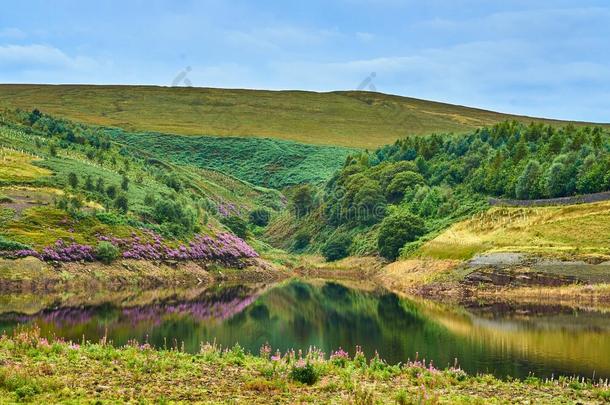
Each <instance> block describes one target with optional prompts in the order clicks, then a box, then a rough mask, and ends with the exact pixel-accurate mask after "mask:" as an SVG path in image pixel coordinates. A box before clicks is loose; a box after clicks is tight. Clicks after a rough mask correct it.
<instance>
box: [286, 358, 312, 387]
mask: <svg viewBox="0 0 610 405" xmlns="http://www.w3.org/2000/svg"><path fill="white" fill-rule="evenodd" d="M290 378H292V379H293V380H294V381H298V382H300V383H303V384H307V385H313V384H315V383H316V381H318V378H319V375H318V372H317V371H316V369H315V367H314V366H313V364H311V363H310V362H304V361H303V360H299V361H298V362H297V363H296V364H295V365H294V366H293V367H292V370H291V371H290Z"/></svg>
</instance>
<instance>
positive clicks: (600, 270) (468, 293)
mask: <svg viewBox="0 0 610 405" xmlns="http://www.w3.org/2000/svg"><path fill="white" fill-rule="evenodd" d="M375 280H376V281H377V282H378V283H379V284H381V285H382V286H383V287H385V288H387V289H389V290H391V291H394V292H396V293H399V294H406V295H415V296H421V297H424V298H429V299H433V300H450V301H453V302H461V303H463V302H468V301H472V300H488V301H500V300H514V301H519V302H531V303H566V304H568V303H569V304H577V305H578V304H582V305H586V306H598V305H602V306H607V305H610V262H607V261H603V260H601V259H597V260H595V259H593V260H564V261H559V260H556V259H549V258H544V257H536V256H531V255H524V254H521V253H491V254H486V255H481V256H478V257H475V258H474V259H472V260H470V261H467V262H461V261H456V260H422V259H414V260H405V261H399V262H395V263H391V264H389V265H387V266H385V267H384V268H383V269H381V270H380V271H379V272H377V273H376V275H375Z"/></svg>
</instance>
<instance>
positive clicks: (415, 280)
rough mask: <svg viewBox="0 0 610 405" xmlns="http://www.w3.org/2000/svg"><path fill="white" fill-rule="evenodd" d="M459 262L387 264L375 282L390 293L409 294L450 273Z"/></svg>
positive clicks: (416, 260) (419, 261)
mask: <svg viewBox="0 0 610 405" xmlns="http://www.w3.org/2000/svg"><path fill="white" fill-rule="evenodd" d="M460 263H461V261H460V260H418V259H412V260H401V261H397V262H394V263H390V264H388V265H387V266H386V267H384V268H383V269H382V270H381V271H380V272H379V273H378V274H377V276H376V281H377V282H379V283H380V284H381V285H383V286H384V287H385V288H387V289H388V290H390V291H394V292H399V293H405V294H408V293H410V292H411V291H412V290H413V289H414V288H417V287H420V286H422V285H425V284H428V283H430V282H432V281H434V280H435V279H438V278H441V277H443V276H444V275H448V274H449V273H451V272H452V271H453V270H454V269H455V268H456V267H457V266H458V265H459V264H460Z"/></svg>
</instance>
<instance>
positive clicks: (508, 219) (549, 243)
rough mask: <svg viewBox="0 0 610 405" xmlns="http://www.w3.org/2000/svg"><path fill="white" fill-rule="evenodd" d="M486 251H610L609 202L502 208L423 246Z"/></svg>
mask: <svg viewBox="0 0 610 405" xmlns="http://www.w3.org/2000/svg"><path fill="white" fill-rule="evenodd" d="M485 251H505V252H508V251H512V252H531V253H540V254H602V255H607V254H610V202H601V203H594V204H579V205H570V206H564V207H536V208H510V207H497V208H492V209H490V210H488V211H487V212H484V213H481V214H477V215H476V216H474V217H473V218H471V219H469V220H466V221H463V222H459V223H457V224H455V225H453V226H452V227H450V228H449V229H448V230H446V231H445V232H443V233H442V234H441V235H439V236H438V237H436V238H435V239H433V240H431V241H429V242H427V243H425V244H424V245H423V246H422V248H421V249H420V251H419V254H420V255H421V256H423V257H432V258H444V259H446V258H454V259H467V258H470V257H472V256H473V255H474V254H477V253H481V252H485Z"/></svg>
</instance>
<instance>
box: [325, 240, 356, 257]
mask: <svg viewBox="0 0 610 405" xmlns="http://www.w3.org/2000/svg"><path fill="white" fill-rule="evenodd" d="M351 244H352V239H351V238H350V237H349V236H347V235H339V236H337V237H335V238H333V239H331V240H329V241H328V242H326V244H325V245H324V246H323V247H322V255H323V256H324V258H326V260H327V261H329V262H334V261H335V260H339V259H343V258H344V257H347V256H348V255H349V247H350V246H351Z"/></svg>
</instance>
